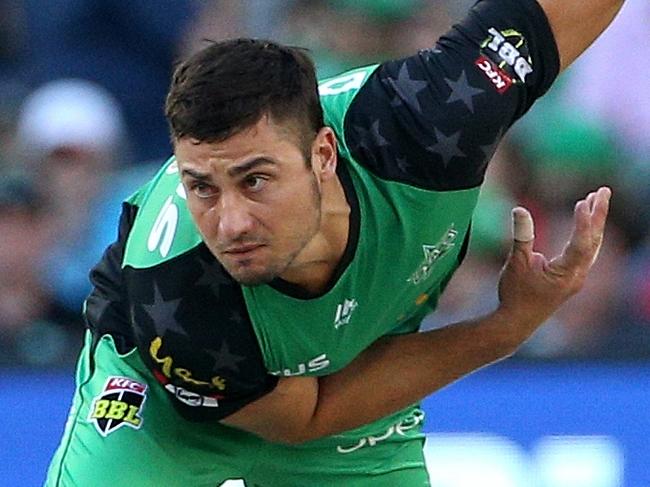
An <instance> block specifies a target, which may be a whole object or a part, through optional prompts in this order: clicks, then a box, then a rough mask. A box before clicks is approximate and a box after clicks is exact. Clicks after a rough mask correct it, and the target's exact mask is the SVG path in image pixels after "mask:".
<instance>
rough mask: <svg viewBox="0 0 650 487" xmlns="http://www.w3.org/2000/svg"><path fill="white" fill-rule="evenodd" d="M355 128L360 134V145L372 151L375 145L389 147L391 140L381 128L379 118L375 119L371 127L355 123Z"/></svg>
mask: <svg viewBox="0 0 650 487" xmlns="http://www.w3.org/2000/svg"><path fill="white" fill-rule="evenodd" d="M354 130H355V131H356V132H357V133H358V134H359V143H358V146H359V147H362V148H364V149H366V150H369V151H371V150H372V149H373V148H375V147H388V146H389V145H390V141H388V139H386V138H385V137H384V136H383V135H381V132H380V130H379V119H377V120H375V121H374V122H373V123H372V125H371V126H370V129H367V128H366V127H363V126H361V125H355V126H354Z"/></svg>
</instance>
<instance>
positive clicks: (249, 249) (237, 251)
mask: <svg viewBox="0 0 650 487" xmlns="http://www.w3.org/2000/svg"><path fill="white" fill-rule="evenodd" d="M262 247H264V245H262V244H246V245H237V246H233V247H229V248H227V249H226V250H224V251H223V253H224V254H226V255H229V256H232V257H246V256H248V255H250V254H252V253H253V252H255V251H256V250H258V249H260V248H262Z"/></svg>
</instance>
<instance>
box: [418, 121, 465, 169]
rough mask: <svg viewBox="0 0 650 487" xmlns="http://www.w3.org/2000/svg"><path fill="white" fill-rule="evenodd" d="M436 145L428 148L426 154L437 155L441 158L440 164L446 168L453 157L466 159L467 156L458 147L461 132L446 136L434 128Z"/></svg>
mask: <svg viewBox="0 0 650 487" xmlns="http://www.w3.org/2000/svg"><path fill="white" fill-rule="evenodd" d="M434 132H435V136H436V143H435V144H433V145H430V146H428V147H427V148H426V149H427V152H431V153H433V154H437V155H439V156H440V157H441V158H442V164H443V166H444V167H445V168H446V167H447V166H448V165H449V163H450V162H451V160H452V159H453V158H454V157H466V156H467V155H466V154H465V153H464V152H463V151H462V150H460V147H458V140H459V139H460V135H461V131H460V130H459V131H458V132H455V133H453V134H451V135H450V136H446V135H445V134H444V133H442V132H441V131H440V130H438V129H437V128H434Z"/></svg>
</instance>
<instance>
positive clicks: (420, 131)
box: [344, 0, 559, 191]
mask: <svg viewBox="0 0 650 487" xmlns="http://www.w3.org/2000/svg"><path fill="white" fill-rule="evenodd" d="M558 72H559V55H558V51H557V46H556V44H555V40H554V38H553V34H552V32H551V28H550V25H549V23H548V19H547V18H546V15H545V14H544V12H543V10H542V9H541V7H540V6H539V4H538V3H537V2H536V1H535V0H483V1H479V2H478V3H477V4H476V5H475V6H474V7H473V8H472V9H471V11H470V12H469V14H468V15H467V17H466V18H465V19H464V20H463V21H462V22H461V23H459V24H457V25H455V26H454V27H453V28H452V29H451V30H450V31H449V32H448V33H447V34H446V35H444V36H443V37H441V38H440V40H439V41H438V43H437V44H436V46H435V47H434V48H432V49H428V50H424V51H421V52H419V53H418V54H416V55H414V56H411V57H408V58H405V59H401V60H397V61H391V62H387V63H384V64H382V65H381V66H379V68H378V69H377V70H376V71H375V72H374V73H373V74H372V75H371V77H370V78H369V79H368V80H367V81H366V83H365V84H364V86H363V87H362V88H361V89H360V91H359V93H358V94H357V95H356V97H355V99H354V101H353V102H352V105H351V106H350V108H349V110H348V112H347V114H346V119H345V125H344V132H345V141H346V144H347V146H348V148H349V149H350V152H351V154H352V156H353V157H354V158H355V159H356V160H357V161H359V162H361V163H362V164H364V165H367V166H368V167H369V168H370V169H371V170H372V171H373V172H375V173H376V174H377V175H378V176H380V177H382V178H385V179H389V180H394V181H399V182H404V183H408V184H412V185H415V186H418V187H422V188H425V189H433V190H438V191H445V190H457V189H466V188H471V187H475V186H477V185H479V184H480V183H481V182H482V181H483V178H484V175H485V169H486V167H487V163H488V161H489V159H490V158H491V157H492V155H493V154H494V151H495V149H496V146H497V144H498V143H499V141H500V140H501V138H502V137H503V135H504V133H505V132H506V130H507V129H508V128H509V127H510V126H511V125H512V124H513V123H514V122H515V121H516V120H517V119H518V118H520V117H521V116H522V115H523V114H524V113H526V111H527V110H528V109H529V108H530V107H531V106H532V104H533V102H534V101H535V100H536V99H537V98H538V97H540V96H542V95H543V94H544V93H545V92H546V91H547V90H548V89H549V87H550V86H551V84H552V82H553V80H554V79H555V77H556V76H557V74H558Z"/></svg>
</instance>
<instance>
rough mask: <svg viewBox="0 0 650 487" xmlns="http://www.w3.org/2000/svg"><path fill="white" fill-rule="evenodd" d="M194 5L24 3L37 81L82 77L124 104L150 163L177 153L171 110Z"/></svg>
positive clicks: (149, 0)
mask: <svg viewBox="0 0 650 487" xmlns="http://www.w3.org/2000/svg"><path fill="white" fill-rule="evenodd" d="M198 3H199V2H196V1H194V0H174V1H172V2H164V3H161V2H159V1H157V0H137V1H134V2H129V1H123V0H93V1H89V0H24V2H23V4H24V11H25V19H26V28H27V32H28V44H27V45H28V46H29V52H28V55H29V63H28V65H27V72H28V73H29V75H28V78H29V81H30V82H31V83H32V84H33V85H35V86H37V85H40V84H42V83H44V82H48V81H52V80H55V79H58V78H82V79H87V80H91V81H94V82H96V83H98V84H100V85H101V86H103V87H104V88H106V89H107V90H108V91H109V92H110V93H111V94H112V95H113V96H115V97H116V98H117V100H119V102H120V104H121V105H122V107H123V110H124V117H125V122H126V126H127V130H128V132H129V136H130V140H131V142H132V144H133V158H129V160H135V161H137V162H143V161H147V160H150V159H155V158H163V157H167V156H168V155H169V154H170V152H171V147H170V144H169V137H168V132H167V125H166V122H165V119H164V115H163V108H162V107H163V104H164V99H165V94H166V92H167V87H168V85H169V78H170V75H171V71H172V64H173V62H174V60H175V49H176V47H177V46H178V43H179V40H180V38H181V36H182V34H183V32H184V30H185V28H186V26H187V24H188V22H189V21H190V19H192V17H193V15H194V12H195V7H196V5H197V4H198Z"/></svg>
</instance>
